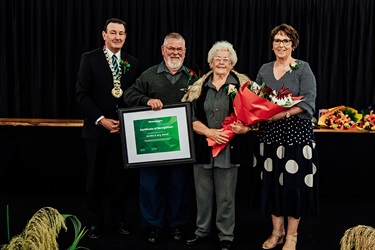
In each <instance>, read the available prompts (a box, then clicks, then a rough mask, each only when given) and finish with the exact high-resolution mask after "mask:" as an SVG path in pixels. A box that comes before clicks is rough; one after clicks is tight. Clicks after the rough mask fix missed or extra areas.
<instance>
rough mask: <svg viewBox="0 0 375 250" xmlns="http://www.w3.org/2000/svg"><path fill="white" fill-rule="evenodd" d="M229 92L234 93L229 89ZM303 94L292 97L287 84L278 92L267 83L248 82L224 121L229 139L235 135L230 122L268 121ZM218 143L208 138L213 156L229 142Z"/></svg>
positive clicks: (247, 124) (245, 123) (251, 122)
mask: <svg viewBox="0 0 375 250" xmlns="http://www.w3.org/2000/svg"><path fill="white" fill-rule="evenodd" d="M228 94H233V90H232V91H231V92H229V91H228ZM300 101H302V96H299V97H292V93H291V92H290V90H289V89H288V88H286V87H285V86H283V87H281V89H280V90H279V91H278V92H276V91H275V90H272V89H271V88H269V87H268V86H266V84H265V83H263V84H262V85H258V84H257V83H256V82H247V83H245V84H244V85H242V87H241V89H240V91H238V93H236V96H235V97H234V100H233V108H234V112H233V113H232V114H231V115H229V116H227V117H226V118H225V119H224V122H223V123H222V126H223V129H224V133H226V134H227V135H228V136H229V138H228V139H229V141H230V140H231V139H232V138H233V137H234V135H235V134H234V132H233V131H232V127H231V126H230V124H233V123H235V122H236V123H242V124H244V125H246V126H249V125H253V124H256V123H259V122H261V121H266V120H268V119H269V118H270V117H272V116H274V115H275V114H277V113H279V112H281V111H283V110H286V109H288V108H290V107H292V106H293V105H295V104H297V103H298V102H300ZM229 141H228V142H227V143H223V144H217V143H216V142H214V141H213V140H211V139H209V138H207V142H208V145H209V146H212V147H213V148H212V156H213V157H215V156H217V155H218V154H219V153H220V151H221V150H222V149H223V148H225V146H226V145H227V144H228V143H229Z"/></svg>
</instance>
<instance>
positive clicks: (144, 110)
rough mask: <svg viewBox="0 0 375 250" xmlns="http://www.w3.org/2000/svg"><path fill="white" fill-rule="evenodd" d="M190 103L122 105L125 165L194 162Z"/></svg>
mask: <svg viewBox="0 0 375 250" xmlns="http://www.w3.org/2000/svg"><path fill="white" fill-rule="evenodd" d="M190 105H191V104H190V103H178V104H170V105H165V106H164V107H163V109H161V110H156V111H155V110H152V109H151V108H150V107H132V108H121V109H119V110H118V114H119V119H120V124H121V125H120V126H121V128H120V132H121V143H122V150H123V159H124V167H125V168H132V167H147V166H157V165H170V164H179V163H181V164H182V163H194V162H195V150H194V139H193V130H192V121H191V106H190Z"/></svg>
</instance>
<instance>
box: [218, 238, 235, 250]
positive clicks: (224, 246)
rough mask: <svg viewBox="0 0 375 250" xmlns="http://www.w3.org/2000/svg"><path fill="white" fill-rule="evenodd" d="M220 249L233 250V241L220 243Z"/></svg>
mask: <svg viewBox="0 0 375 250" xmlns="http://www.w3.org/2000/svg"><path fill="white" fill-rule="evenodd" d="M220 249H221V250H231V249H232V241H230V240H222V241H220Z"/></svg>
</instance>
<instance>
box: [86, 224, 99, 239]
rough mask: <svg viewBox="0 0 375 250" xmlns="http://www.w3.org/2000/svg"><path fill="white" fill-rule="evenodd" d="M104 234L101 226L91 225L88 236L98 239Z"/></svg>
mask: <svg viewBox="0 0 375 250" xmlns="http://www.w3.org/2000/svg"><path fill="white" fill-rule="evenodd" d="M101 235H102V233H101V230H100V228H99V226H95V225H91V226H90V227H89V230H88V231H87V236H88V237H89V238H91V239H97V238H99V237H100V236H101Z"/></svg>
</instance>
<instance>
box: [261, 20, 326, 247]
mask: <svg viewBox="0 0 375 250" xmlns="http://www.w3.org/2000/svg"><path fill="white" fill-rule="evenodd" d="M298 44H299V36H298V33H297V31H296V30H295V29H294V28H293V27H292V26H290V25H288V24H281V25H279V26H277V27H275V28H274V29H273V30H272V31H271V46H272V50H273V52H274V54H275V56H276V60H275V61H272V62H269V63H266V64H264V65H263V66H262V67H261V68H260V70H259V72H258V75H257V79H256V82H257V83H262V82H265V83H266V85H267V86H268V87H270V88H272V89H275V90H279V89H280V88H281V87H282V86H285V87H287V88H288V89H289V90H290V91H291V92H292V94H293V96H303V101H302V102H300V103H298V104H296V105H295V106H293V107H291V108H289V109H288V110H285V111H281V112H280V113H278V114H276V115H275V116H273V117H271V118H270V119H269V121H268V122H264V123H261V124H260V126H259V130H258V134H257V136H258V139H259V147H258V150H257V152H256V154H255V159H256V162H257V164H258V166H259V169H261V171H262V173H261V175H260V176H262V192H261V197H262V202H261V211H262V213H263V214H268V215H269V214H271V218H272V224H273V231H272V234H271V236H270V237H269V238H268V239H267V240H266V241H265V242H264V244H263V249H271V248H274V247H276V245H278V244H281V243H283V241H284V236H285V234H286V236H285V239H286V242H285V244H284V246H283V250H294V249H296V244H297V231H298V225H299V222H300V218H301V216H305V215H313V214H316V213H317V209H318V169H319V167H318V160H317V154H316V152H317V151H316V147H315V141H314V133H313V127H312V123H311V119H312V117H313V114H314V112H315V98H316V81H315V76H314V74H313V72H312V71H311V68H310V66H309V64H308V63H307V62H305V61H302V60H298V59H295V58H293V56H292V52H293V51H294V50H295V49H296V48H297V47H298Z"/></svg>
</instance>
